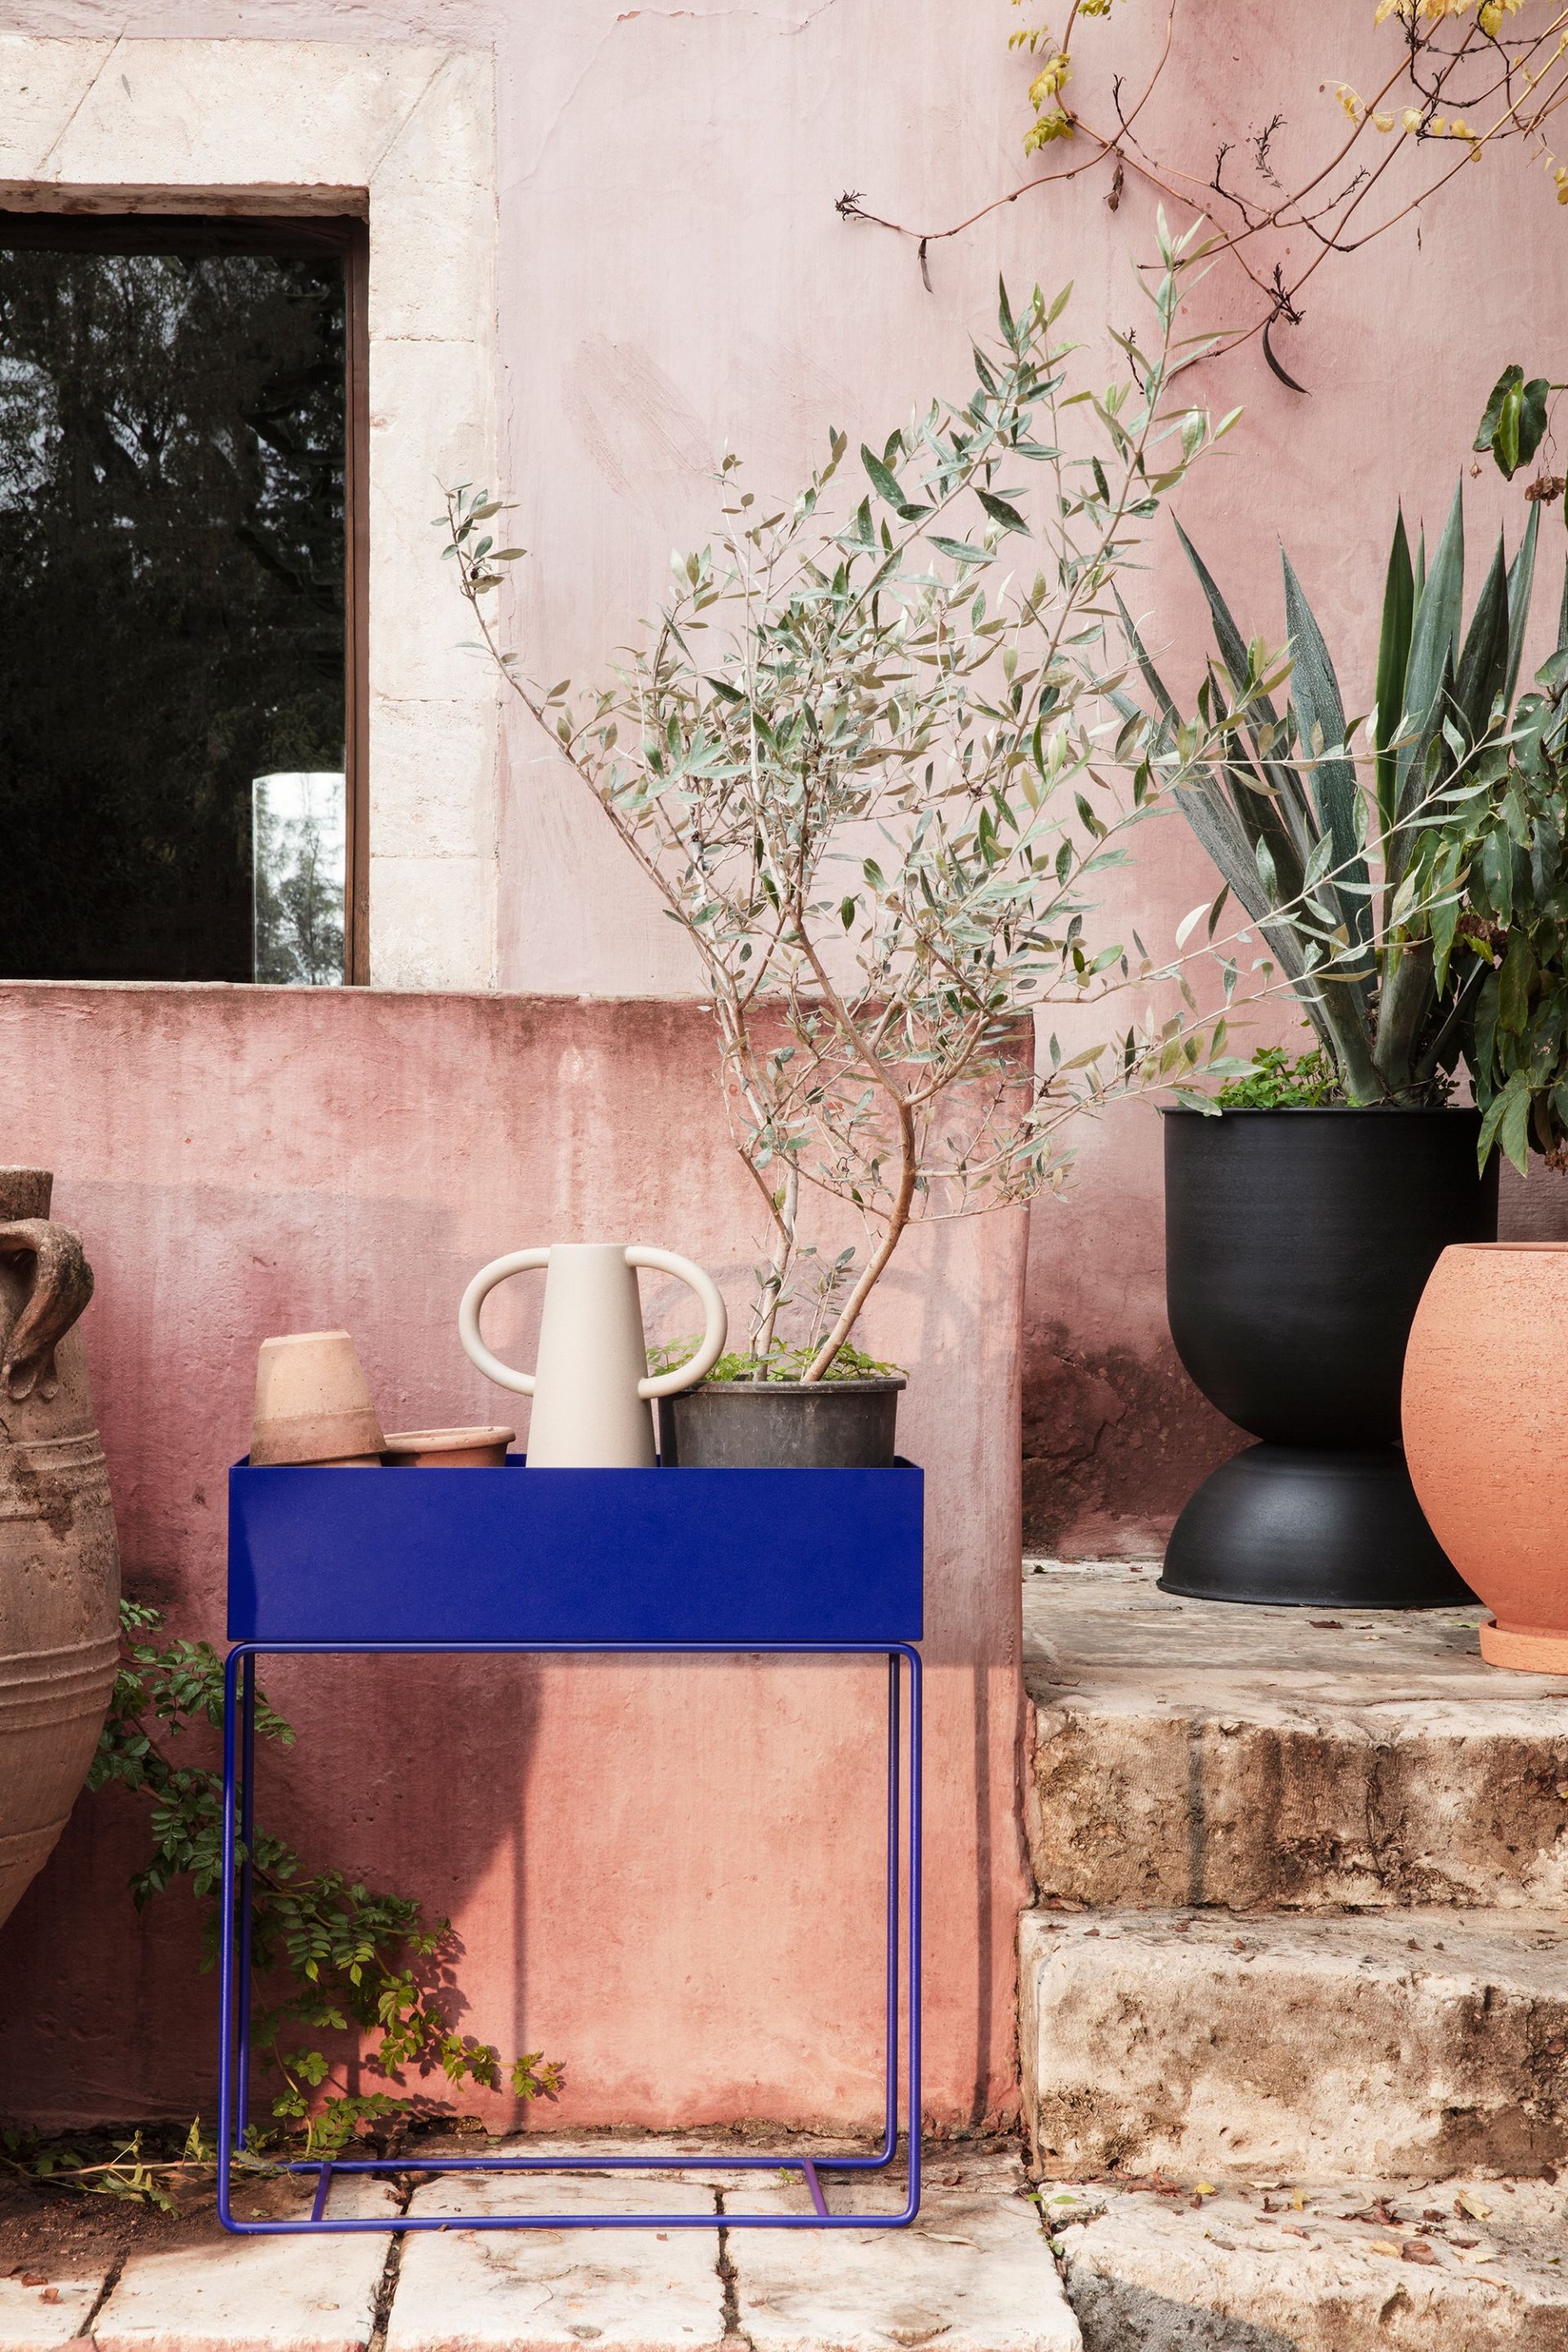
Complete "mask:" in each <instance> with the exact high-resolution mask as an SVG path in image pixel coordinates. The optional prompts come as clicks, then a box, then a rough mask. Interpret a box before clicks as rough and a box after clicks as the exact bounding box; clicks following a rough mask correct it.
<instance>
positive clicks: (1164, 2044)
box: [1020, 1910, 1568, 2181]
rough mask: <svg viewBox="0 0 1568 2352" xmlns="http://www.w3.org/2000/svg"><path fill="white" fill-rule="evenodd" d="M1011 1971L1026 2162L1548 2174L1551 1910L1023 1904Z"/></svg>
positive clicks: (1564, 2007) (1555, 1975)
mask: <svg viewBox="0 0 1568 2352" xmlns="http://www.w3.org/2000/svg"><path fill="white" fill-rule="evenodd" d="M1020 1961H1021V1968H1020V1979H1021V2014H1020V2035H1021V2045H1022V2057H1023V2074H1024V2096H1025V2105H1026V2112H1027V2114H1028V2116H1029V2122H1030V2129H1031V2132H1032V2134H1033V2137H1034V2142H1035V2148H1036V2154H1037V2162H1038V2165H1039V2168H1040V2169H1041V2170H1042V2171H1047V2172H1049V2171H1061V2172H1066V2173H1068V2174H1073V2173H1076V2174H1079V2176H1086V2175H1089V2174H1096V2173H1100V2172H1102V2171H1106V2170H1108V2169H1110V2168H1112V2167H1113V2166H1115V2167H1117V2168H1120V2169H1122V2170H1133V2171H1137V2172H1147V2171H1150V2170H1152V2168H1154V2167H1156V2166H1163V2167H1164V2168H1167V2169H1169V2170H1172V2171H1175V2172H1181V2171H1185V2172H1187V2173H1188V2174H1191V2173H1193V2172H1194V2169H1195V2170H1197V2171H1200V2172H1203V2173H1205V2174H1206V2175H1207V2176H1208V2177H1209V2178H1210V2179H1215V2180H1216V2181H1218V2180H1223V2179H1226V2177H1227V2175H1228V2176H1230V2177H1234V2176H1235V2175H1236V2174H1237V2173H1238V2172H1258V2171H1259V2170H1262V2169H1265V2168H1274V2169H1284V2170H1291V2171H1297V2172H1300V2173H1305V2174H1310V2175H1314V2176H1315V2177H1317V2178H1319V2179H1328V2178H1331V2177H1334V2176H1337V2175H1340V2174H1343V2175H1345V2176H1346V2177H1348V2178H1353V2177H1355V2176H1356V2175H1358V2174H1363V2173H1367V2174H1373V2173H1376V2174H1381V2175H1384V2176H1386V2177H1389V2178H1399V2177H1402V2176H1403V2177H1406V2178H1409V2177H1413V2176H1415V2175H1426V2176H1432V2175H1436V2174H1442V2173H1446V2172H1456V2173H1457V2172H1461V2171H1476V2172H1496V2173H1500V2174H1504V2175H1509V2174H1521V2173H1532V2172H1539V2171H1540V2170H1541V2168H1542V2167H1543V2166H1546V2165H1552V2166H1557V2167H1561V2166H1563V2165H1564V2164H1565V2163H1568V1935H1565V1933H1564V1930H1563V1921H1562V1919H1561V1918H1560V1917H1558V1916H1543V1915H1539V1914H1531V1913H1520V1912H1455V1911H1424V1912H1412V1911H1402V1912H1392V1913H1390V1912H1384V1913H1383V1914H1380V1915H1376V1916H1362V1917H1348V1918H1346V1917H1327V1916H1312V1917H1307V1918H1302V1917H1289V1916H1278V1915H1277V1916H1260V1915H1258V1914H1256V1913H1254V1914H1250V1915H1247V1916H1235V1915H1228V1914H1226V1913H1224V1912H1213V1911H1207V1912H1205V1911H1199V1912H1188V1913H1184V1914H1179V1915H1173V1914H1171V1913H1162V1912H1140V1911H1125V1912H1121V1913H1100V1914H1098V1915H1096V1916H1094V1917H1093V1918H1092V1919H1091V1918H1090V1917H1089V1916H1088V1915H1087V1914H1084V1913H1081V1912H1077V1913H1063V1912H1047V1911H1038V1910H1037V1911H1028V1912H1026V1913H1025V1914H1024V1916H1023V1920H1022V1922H1021V1924H1020Z"/></svg>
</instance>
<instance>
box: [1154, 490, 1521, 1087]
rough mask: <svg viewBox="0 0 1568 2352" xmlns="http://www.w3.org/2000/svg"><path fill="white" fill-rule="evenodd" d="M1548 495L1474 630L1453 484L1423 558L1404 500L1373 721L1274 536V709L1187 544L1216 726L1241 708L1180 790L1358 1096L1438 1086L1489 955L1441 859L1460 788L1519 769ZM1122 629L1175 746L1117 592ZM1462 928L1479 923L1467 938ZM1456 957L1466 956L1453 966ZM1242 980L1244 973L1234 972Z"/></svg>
mask: <svg viewBox="0 0 1568 2352" xmlns="http://www.w3.org/2000/svg"><path fill="white" fill-rule="evenodd" d="M1539 514H1540V509H1539V507H1538V506H1536V507H1532V508H1531V514H1530V520H1529V524H1528V526H1527V528H1526V530H1525V534H1524V538H1523V540H1522V541H1521V545H1520V548H1519V551H1518V552H1517V554H1516V555H1515V557H1514V560H1513V562H1512V563H1511V564H1510V563H1509V562H1508V561H1507V559H1506V555H1505V552H1504V549H1503V543H1502V541H1501V538H1500V539H1499V541H1498V545H1497V550H1496V552H1495V554H1494V555H1493V557H1492V561H1491V564H1490V566H1489V570H1488V572H1487V575H1486V578H1485V580H1484V581H1483V583H1482V585H1481V590H1480V593H1479V596H1478V598H1477V600H1476V604H1475V608H1474V610H1473V612H1472V613H1471V615H1470V619H1469V625H1468V627H1466V626H1465V625H1464V616H1463V600H1464V569H1465V526H1464V501H1463V492H1462V487H1461V488H1459V489H1457V490H1456V491H1455V494H1454V502H1453V506H1452V508H1451V509H1450V510H1449V514H1448V519H1447V523H1446V524H1445V526H1444V530H1443V534H1442V537H1441V538H1440V539H1439V541H1438V542H1437V547H1436V552H1435V554H1434V556H1433V558H1432V562H1431V565H1430V568H1429V569H1428V567H1427V565H1426V545H1425V540H1424V539H1423V540H1422V541H1421V543H1420V545H1419V547H1418V551H1417V553H1416V556H1415V561H1414V562H1412V560H1411V554H1410V547H1409V541H1408V540H1407V538H1406V536H1405V520H1404V516H1403V513H1401V514H1400V516H1399V517H1398V519H1397V520H1396V522H1395V524H1394V542H1393V546H1392V548H1391V550H1390V552H1389V558H1388V571H1387V577H1386V583H1385V586H1384V600H1383V620H1382V629H1381V635H1380V638H1379V644H1378V656H1377V688H1376V693H1377V699H1376V704H1375V707H1374V709H1373V711H1372V712H1371V713H1370V714H1369V716H1368V719H1367V720H1366V721H1365V722H1364V731H1365V736H1366V737H1369V738H1370V742H1371V750H1370V751H1362V750H1359V749H1357V748H1355V747H1354V744H1353V742H1352V739H1353V738H1355V737H1356V736H1357V735H1358V734H1360V733H1362V731H1363V721H1362V720H1361V719H1355V720H1352V721H1351V722H1350V723H1349V724H1348V725H1347V722H1346V719H1345V709H1344V698H1343V695H1342V691H1341V688H1340V682H1339V677H1338V675H1337V673H1336V671H1335V668H1334V664H1333V661H1332V659H1331V656H1330V653H1329V648H1328V645H1327V643H1326V641H1325V639H1324V635H1323V632H1322V630H1321V628H1320V627H1319V625H1318V622H1317V619H1316V617H1315V616H1314V614H1313V612H1312V609H1311V606H1310V604H1309V603H1308V601H1307V598H1306V595H1305V593H1304V592H1303V590H1302V587H1301V583H1300V580H1299V579H1298V578H1297V576H1296V572H1295V571H1294V569H1293V567H1292V565H1291V563H1290V560H1289V556H1288V555H1286V554H1285V553H1284V551H1283V550H1281V552H1280V561H1281V564H1282V567H1283V571H1284V579H1285V619H1286V626H1287V629H1288V632H1289V650H1290V656H1291V667H1290V673H1289V677H1290V695H1289V706H1288V708H1287V709H1286V711H1285V713H1284V715H1283V716H1281V715H1280V714H1279V712H1278V711H1277V710H1276V709H1275V708H1274V706H1273V704H1272V703H1271V702H1270V700H1269V698H1268V695H1267V694H1260V693H1258V691H1257V679H1258V671H1259V667H1260V664H1261V660H1262V658H1263V656H1262V655H1261V651H1260V647H1259V646H1258V643H1257V641H1254V642H1253V643H1252V644H1251V645H1250V646H1249V645H1248V644H1247V642H1245V641H1244V639H1243V636H1242V634H1241V631H1240V630H1239V629H1238V627H1237V624H1236V622H1235V620H1234V619H1233V617H1232V615H1231V612H1230V608H1229V606H1228V605H1227V604H1226V601H1225V598H1224V596H1223V595H1222V594H1221V593H1220V591H1219V588H1218V587H1217V585H1216V584H1215V580H1214V577H1213V575H1212V574H1211V572H1209V570H1208V568H1207V566H1206V565H1205V562H1204V561H1203V559H1202V557H1201V556H1200V555H1199V554H1198V551H1197V550H1196V549H1195V548H1194V546H1193V544H1192V542H1191V541H1190V540H1189V539H1188V538H1187V536H1186V534H1185V533H1184V532H1182V531H1181V527H1180V525H1179V524H1178V525H1177V530H1178V531H1179V532H1180V534H1181V540H1182V545H1183V547H1184V550H1185V551H1186V555H1187V559H1188V561H1189V562H1190V563H1191V564H1192V567H1193V570H1194V572H1195V573H1196V575H1197V579H1198V582H1199V584H1200V585H1201V587H1202V589H1203V592H1204V595H1205V599H1206V602H1207V604H1208V609H1209V613H1210V615H1211V618H1212V620H1213V624H1214V632H1215V640H1216V643H1217V646H1218V649H1219V663H1218V665H1215V663H1214V662H1212V661H1211V663H1210V666H1209V670H1208V675H1207V677H1206V679H1205V684H1204V686H1203V688H1201V690H1200V692H1199V696H1198V708H1199V715H1200V719H1201V720H1202V722H1203V725H1204V726H1205V728H1208V727H1212V726H1214V725H1215V723H1216V722H1217V721H1220V720H1222V719H1223V718H1224V716H1225V714H1226V709H1227V706H1228V707H1229V709H1231V710H1232V712H1233V713H1234V722H1235V723H1234V724H1233V725H1232V727H1231V729H1230V730H1229V733H1228V736H1227V739H1226V740H1228V743H1229V745H1230V747H1231V748H1230V750H1229V751H1228V754H1227V756H1226V759H1225V760H1224V761H1223V762H1221V763H1219V764H1217V765H1213V766H1210V767H1208V768H1207V769H1205V771H1204V772H1202V773H1201V774H1200V775H1199V776H1198V777H1197V778H1196V779H1195V780H1188V781H1185V782H1184V783H1183V784H1182V785H1181V786H1180V787H1179V788H1178V790H1177V791H1176V793H1175V799H1176V802H1177V804H1178V806H1179V807H1180V808H1181V810H1182V813H1183V814H1184V816H1185V818H1186V820H1187V822H1188V824H1190V825H1191V826H1192V829H1193V831H1194V833H1195V834H1196V835H1197V837H1198V839H1199V840H1200V841H1201V842H1202V844H1203V845H1204V847H1205V849H1206V850H1207V852H1208V854H1209V856H1211V857H1212V858H1213V860H1214V862H1215V866H1217V867H1218V868H1219V871H1220V874H1221V876H1222V877H1223V878H1224V883H1225V888H1224V890H1222V891H1221V893H1220V898H1219V899H1218V900H1216V902H1215V908H1214V909H1212V910H1211V914H1210V926H1209V928H1210V936H1211V938H1212V937H1213V936H1214V931H1215V924H1216V922H1217V919H1218V911H1219V908H1220V906H1221V904H1222V903H1223V901H1224V899H1225V898H1226V896H1227V895H1229V896H1231V897H1234V898H1236V899H1237V901H1238V902H1239V904H1240V906H1241V907H1242V908H1244V909H1245V911H1246V914H1247V917H1248V918H1249V919H1250V920H1251V921H1252V922H1253V923H1255V924H1256V926H1257V928H1258V931H1259V932H1260V933H1261V935H1262V937H1263V938H1264V940H1266V941H1267V942H1268V949H1269V951H1270V954H1271V955H1272V957H1273V959H1274V961H1275V963H1276V965H1277V967H1278V970H1279V973H1280V974H1281V975H1282V976H1283V978H1284V979H1285V980H1286V981H1287V982H1289V986H1290V987H1291V988H1292V989H1293V991H1294V992H1295V994H1296V996H1297V997H1298V999H1299V1000H1300V1004H1301V1007H1302V1010H1303V1012H1304V1013H1305V1015H1306V1017H1307V1019H1308V1020H1309V1021H1310V1023H1311V1024H1312V1027H1313V1028H1314V1029H1315V1030H1316V1032H1317V1034H1318V1037H1319V1039H1320V1041H1321V1046H1322V1048H1323V1051H1324V1052H1325V1053H1326V1054H1327V1055H1328V1056H1329V1057H1330V1059H1331V1063H1332V1065H1333V1067H1334V1069H1335V1071H1336V1072H1337V1074H1338V1077H1339V1082H1340V1087H1341V1088H1342V1093H1343V1097H1344V1099H1345V1101H1346V1102H1347V1103H1352V1104H1359V1105H1371V1104H1379V1103H1394V1104H1405V1105H1421V1104H1428V1103H1435V1102H1441V1101H1442V1100H1443V1099H1445V1097H1446V1095H1447V1091H1448V1088H1449V1086H1450V1084H1451V1080H1452V1074H1453V1072H1454V1070H1455V1068H1456V1066H1457V1064H1458V1060H1459V1058H1460V1055H1461V1052H1462V1049H1463V1047H1464V1045H1465V1043H1466V1039H1467V1034H1468V1032H1469V1029H1470V1024H1471V1022H1472V1019H1473V1014H1474V1011H1475V1008H1476V1004H1477V1001H1478V999H1479V996H1480V994H1481V992H1482V990H1483V988H1484V986H1485V983H1486V976H1487V972H1488V971H1489V970H1490V969H1491V959H1490V957H1489V956H1483V955H1482V954H1481V953H1480V952H1479V940H1478V943H1477V951H1476V952H1475V953H1473V954H1471V955H1468V956H1456V954H1455V952H1454V950H1455V945H1456V940H1458V938H1460V937H1461V934H1460V932H1459V928H1458V926H1459V916H1460V910H1461V908H1462V905H1463V899H1464V889H1465V881H1466V871H1467V869H1466V865H1465V862H1464V858H1463V856H1454V855H1453V854H1452V851H1453V849H1454V843H1453V842H1452V841H1451V840H1450V841H1449V842H1448V844H1447V851H1448V853H1449V854H1445V847H1444V842H1443V838H1442V836H1443V829H1444V828H1445V827H1448V828H1450V829H1451V827H1452V824H1453V822H1454V819H1455V815H1456V812H1457V811H1458V809H1459V808H1460V807H1461V806H1462V805H1463V804H1464V803H1465V802H1466V796H1467V794H1468V793H1482V794H1484V793H1487V792H1488V791H1489V790H1490V788H1491V786H1492V784H1493V783H1494V782H1495V781H1496V777H1497V774H1498V772H1499V771H1500V768H1503V769H1506V767H1507V766H1508V763H1509V757H1510V753H1509V748H1508V747H1509V744H1510V740H1511V739H1510V714H1511V712H1512V709H1513V704H1514V695H1515V689H1516V687H1517V684H1518V678H1519V667H1520V658H1521V652H1522V649H1523V642H1524V628H1525V620H1526V616H1527V614H1528V612H1529V607H1530V595H1531V583H1532V580H1533V577H1534V571H1535V544H1536V532H1537V526H1538V521H1539ZM1121 620H1122V625H1123V627H1124V629H1125V631H1126V633H1127V635H1128V639H1129V642H1130V644H1131V647H1132V650H1133V652H1134V654H1135V655H1136V656H1137V660H1138V664H1139V667H1140V669H1141V671H1142V677H1143V679H1144V682H1145V684H1146V685H1147V687H1148V688H1149V691H1150V693H1151V694H1152V696H1153V698H1154V699H1155V703H1156V707H1157V711H1158V714H1159V715H1160V717H1161V718H1162V719H1163V722H1164V726H1165V730H1166V733H1167V735H1168V737H1169V739H1170V740H1171V741H1172V742H1173V743H1175V742H1177V741H1179V740H1182V739H1183V738H1184V735H1185V734H1186V732H1187V730H1184V727H1183V723H1182V721H1181V719H1180V718H1179V715H1178V712H1177V709H1176V706H1175V704H1174V702H1173V699H1172V698H1171V696H1170V695H1169V694H1168V693H1167V692H1166V690H1165V688H1164V686H1163V684H1162V682H1161V679H1160V677H1159V676H1158V674H1157V673H1156V671H1155V669H1154V667H1153V665H1152V662H1151V661H1150V659H1149V656H1148V654H1147V652H1146V650H1145V648H1144V646H1143V644H1142V640H1141V638H1140V637H1139V635H1138V632H1137V630H1136V628H1135V627H1134V625H1133V623H1132V621H1131V617H1130V615H1129V614H1128V613H1127V611H1126V608H1125V606H1123V607H1122V608H1121ZM1464 936H1466V937H1468V934H1467V935H1464ZM1461 965H1462V966H1463V970H1461V969H1460V968H1459V967H1460V966H1461ZM1228 978H1229V982H1230V983H1231V984H1232V985H1234V984H1235V978H1236V974H1235V967H1234V963H1232V964H1231V965H1230V967H1229V971H1228Z"/></svg>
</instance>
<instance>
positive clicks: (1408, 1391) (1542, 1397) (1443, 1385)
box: [1404, 1242, 1568, 1675]
mask: <svg viewBox="0 0 1568 2352" xmlns="http://www.w3.org/2000/svg"><path fill="white" fill-rule="evenodd" d="M1404 1407H1405V1411H1404V1417H1405V1459H1406V1461H1407V1463H1408V1464H1409V1467H1410V1475H1411V1478H1412V1481H1413V1482H1414V1484H1415V1492H1416V1494H1417V1496H1419V1498H1420V1502H1421V1507H1422V1509H1423V1510H1424V1511H1425V1512H1426V1517H1427V1518H1428V1519H1429V1520H1430V1522H1431V1526H1432V1532H1433V1533H1434V1535H1435V1536H1436V1538H1437V1540H1438V1542H1439V1543H1440V1544H1441V1545H1442V1547H1443V1549H1444V1550H1445V1551H1446V1552H1447V1555H1448V1558H1449V1559H1451V1560H1452V1561H1453V1563H1454V1566H1455V1567H1456V1568H1457V1569H1458V1571H1459V1573H1460V1575H1461V1576H1462V1577H1463V1578H1464V1580H1465V1581H1466V1583H1467V1584H1468V1585H1469V1586H1470V1587H1471V1588H1472V1589H1473V1590H1474V1591H1476V1592H1478V1593H1479V1595H1480V1597H1481V1599H1482V1600H1483V1601H1485V1602H1486V1604H1487V1607H1488V1608H1489V1610H1491V1612H1492V1613H1493V1617H1494V1619H1495V1621H1496V1622H1494V1623H1491V1624H1488V1625H1483V1626H1482V1627H1481V1655H1482V1656H1483V1657H1484V1658H1487V1659H1489V1660H1490V1662H1491V1664H1493V1665H1494V1666H1513V1667H1517V1668H1522V1669H1523V1670H1524V1671H1525V1672H1526V1673H1528V1674H1540V1675H1568V1541H1565V1540H1564V1526H1563V1522H1564V1517H1565V1516H1568V1485H1565V1482H1564V1475H1563V1463H1564V1461H1565V1460H1568V1245H1564V1244H1561V1243H1557V1242H1492V1243H1487V1244H1466V1245H1462V1246H1459V1247H1457V1248H1453V1249H1446V1250H1445V1251H1444V1252H1443V1255H1442V1256H1441V1257H1440V1258H1439V1259H1438V1261H1437V1263H1436V1266H1435V1267H1434V1269H1433V1272H1432V1277H1431V1279H1430V1281H1429V1282H1428V1283H1427V1285H1426V1290H1425V1291H1424V1292H1423V1293H1422V1297H1421V1304H1420V1306H1419V1307H1417V1308H1416V1310H1415V1322H1414V1324H1413V1325H1412V1327H1411V1331H1410V1343H1409V1346H1408V1347H1407V1348H1406V1349H1405V1400H1404Z"/></svg>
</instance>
